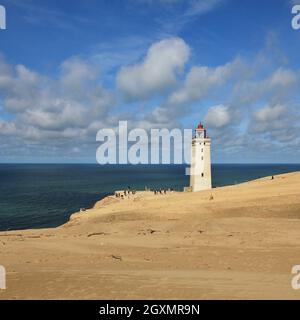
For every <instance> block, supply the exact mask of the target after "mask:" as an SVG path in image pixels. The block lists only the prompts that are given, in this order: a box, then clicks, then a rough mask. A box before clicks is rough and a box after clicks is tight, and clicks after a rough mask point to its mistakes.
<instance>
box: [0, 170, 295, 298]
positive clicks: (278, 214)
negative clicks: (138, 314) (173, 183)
mask: <svg viewBox="0 0 300 320" xmlns="http://www.w3.org/2000/svg"><path fill="white" fill-rule="evenodd" d="M0 264H1V265H3V266H5V267H6V270H7V290H5V291H0V299H167V298H168V299H289V298H292V299H300V290H299V291H296V290H293V289H292V287H291V280H292V274H291V269H292V266H293V265H296V264H298V265H299V264H300V173H291V174H284V175H280V176H276V177H275V179H274V180H272V179H271V178H270V177H267V178H263V179H260V180H256V181H252V182H249V183H244V184H241V185H236V186H231V187H224V188H218V189H214V190H212V191H204V192H200V193H172V194H168V195H156V196H155V195H153V194H152V193H148V192H141V193H138V194H137V195H136V196H131V197H130V198H129V199H124V200H120V199H114V198H106V199H105V200H102V201H101V202H99V203H97V204H96V205H95V207H94V208H93V209H90V210H88V211H87V212H85V213H77V214H74V215H73V216H72V217H71V219H70V221H69V223H67V224H65V225H63V226H61V227H59V228H56V229H44V230H26V231H16V232H4V233H3V232H2V233H0Z"/></svg>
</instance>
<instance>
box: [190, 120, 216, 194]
mask: <svg viewBox="0 0 300 320" xmlns="http://www.w3.org/2000/svg"><path fill="white" fill-rule="evenodd" d="M210 146H211V139H210V138H209V137H208V136H207V134H206V129H205V128H204V126H203V125H202V124H201V123H200V124H199V125H198V128H197V129H196V135H195V137H194V138H193V140H192V159H191V171H190V188H191V189H192V191H193V192H197V191H202V190H208V189H211V188H212V184H211V156H210Z"/></svg>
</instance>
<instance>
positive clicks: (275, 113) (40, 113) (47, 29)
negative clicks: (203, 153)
mask: <svg viewBox="0 0 300 320" xmlns="http://www.w3.org/2000/svg"><path fill="white" fill-rule="evenodd" d="M295 3H297V0H296V1H295V0H260V1H256V0H244V1H241V0H185V1H183V0H128V1H117V0H109V1H108V0H107V1H104V0H103V1H100V0H88V1H83V0H77V1H76V0H75V1H72V3H71V2H70V1H66V0H65V1H62V0H60V1H53V0H51V1H50V0H49V1H46V0H43V1H42V0H40V1H35V0H31V1H30V0H23V1H21V0H0V4H1V5H4V6H5V7H6V11H7V30H0V162H94V161H95V154H96V148H97V146H98V144H97V143H96V141H95V137H96V132H97V131H98V130H99V129H101V128H114V127H116V126H117V124H118V121H119V120H128V121H129V124H130V126H131V127H140V128H146V129H150V128H157V127H161V128H165V127H167V128H176V127H181V128H192V127H194V126H195V125H196V124H197V123H198V122H199V121H200V120H202V121H203V122H204V123H205V125H206V127H207V128H208V130H209V134H210V135H211V137H212V138H213V161H214V162H299V159H300V138H299V123H300V122H299V120H300V115H299V84H300V82H299V81H300V61H299V53H300V31H296V30H293V29H292V27H291V20H292V14H291V9H292V6H293V5H294V4H295ZM299 4H300V0H299Z"/></svg>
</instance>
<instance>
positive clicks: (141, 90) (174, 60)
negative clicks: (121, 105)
mask: <svg viewBox="0 0 300 320" xmlns="http://www.w3.org/2000/svg"><path fill="white" fill-rule="evenodd" d="M189 55H190V48H189V47H188V45H187V44H186V43H185V42H184V40H182V39H180V38H170V39H166V40H162V41H159V42H157V43H155V44H153V45H152V46H151V47H150V49H149V50H148V53H147V56H146V57H145V59H144V61H143V62H142V63H139V64H136V65H132V66H128V67H123V68H121V70H120V72H119V73H118V75H117V84H118V87H119V88H120V89H121V90H122V91H123V93H124V94H125V95H127V96H128V97H131V98H144V97H148V96H150V95H151V94H157V93H161V92H163V91H164V90H165V89H167V88H170V87H171V86H172V85H174V84H175V83H176V81H177V78H176V77H177V75H178V73H180V72H181V71H182V70H183V68H184V65H185V63H186V62H187V60H188V58H189Z"/></svg>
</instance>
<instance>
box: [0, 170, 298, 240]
mask: <svg viewBox="0 0 300 320" xmlns="http://www.w3.org/2000/svg"><path fill="white" fill-rule="evenodd" d="M295 173H300V171H293V172H289V173H283V174H278V175H274V178H275V179H276V178H278V177H280V176H285V175H290V174H295ZM271 177H272V176H265V177H260V178H257V179H254V180H249V181H245V182H241V183H237V184H231V185H226V186H221V187H213V188H212V189H209V190H204V191H199V192H200V193H203V192H213V191H214V190H218V189H223V188H230V187H235V186H240V185H244V184H249V183H253V182H256V181H262V180H268V179H270V180H271ZM147 192H150V193H152V191H147ZM199 192H197V193H196V194H199ZM136 193H137V196H138V195H141V194H145V193H146V192H145V191H142V190H137V191H136ZM172 193H177V194H187V193H190V192H188V191H176V190H175V191H172ZM158 196H159V195H158ZM107 199H111V200H113V199H116V198H115V196H114V195H113V194H111V195H107V196H106V197H104V198H102V199H100V200H98V201H96V202H95V203H94V204H92V205H91V206H90V207H89V208H82V209H84V211H81V209H80V210H79V211H76V212H73V213H71V214H70V216H69V219H68V221H66V222H65V223H63V224H61V225H59V226H57V227H50V228H47V227H46V228H33V229H32V228H27V229H15V230H7V231H5V230H4V231H0V235H1V234H2V233H9V232H15V233H18V232H23V231H30V230H32V231H38V230H48V229H50V230H51V229H54V230H55V229H57V228H60V227H62V226H64V225H66V224H68V223H69V222H70V221H71V220H72V219H73V218H74V217H78V216H80V215H81V214H82V215H85V214H87V213H88V212H89V211H91V210H93V209H95V207H97V206H98V204H101V203H102V204H104V203H106V202H107ZM117 200H120V199H117ZM121 201H122V200H121ZM124 201H126V199H124ZM73 216H74V217H73Z"/></svg>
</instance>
